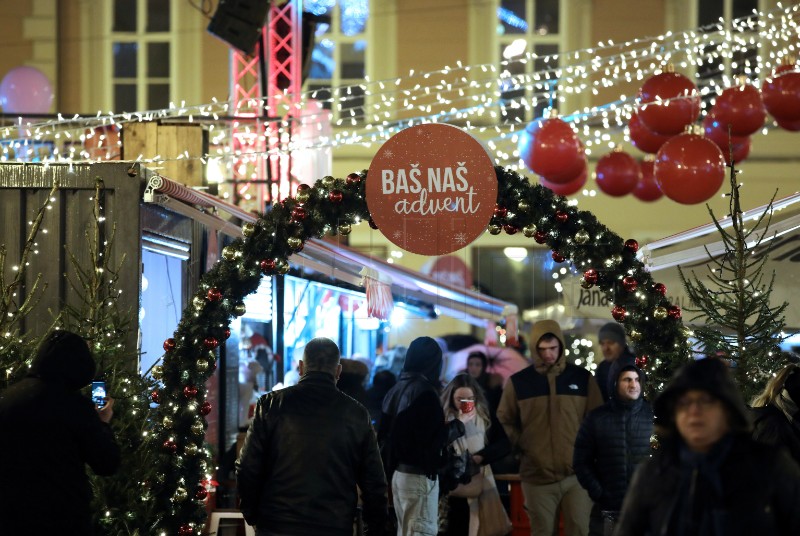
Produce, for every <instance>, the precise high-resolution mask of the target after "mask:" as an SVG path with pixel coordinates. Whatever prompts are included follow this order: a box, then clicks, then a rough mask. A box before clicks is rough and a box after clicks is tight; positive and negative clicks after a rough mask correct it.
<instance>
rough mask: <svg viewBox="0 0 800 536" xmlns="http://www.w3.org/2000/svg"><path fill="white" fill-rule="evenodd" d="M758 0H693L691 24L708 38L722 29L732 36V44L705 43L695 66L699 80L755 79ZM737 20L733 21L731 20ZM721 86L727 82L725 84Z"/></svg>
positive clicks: (757, 42) (711, 37)
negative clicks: (694, 3) (693, 11)
mask: <svg viewBox="0 0 800 536" xmlns="http://www.w3.org/2000/svg"><path fill="white" fill-rule="evenodd" d="M760 7H761V6H759V0H697V4H696V7H695V16H696V18H697V20H696V24H695V26H697V27H700V29H701V31H702V32H704V33H706V34H708V37H709V38H710V39H712V40H713V39H714V36H716V35H719V32H720V24H721V23H722V24H723V25H724V26H723V28H722V29H723V30H725V31H730V32H732V33H733V34H734V36H735V43H734V45H733V47H731V45H728V44H726V45H724V46H720V45H717V44H709V45H706V46H705V47H703V50H702V54H703V57H702V60H703V61H702V63H701V64H699V65H698V67H697V77H698V79H699V80H700V82H701V84H702V83H711V84H718V83H720V82H724V79H725V78H730V77H735V76H739V75H744V76H747V77H748V78H750V79H751V80H757V79H758V74H757V72H756V67H757V62H758V47H759V36H758V31H757V26H755V23H756V22H757V21H758V16H757V15H755V14H754V11H756V12H757V11H758V10H759V8H760ZM734 20H737V24H733V21H734ZM725 85H729V84H728V83H725Z"/></svg>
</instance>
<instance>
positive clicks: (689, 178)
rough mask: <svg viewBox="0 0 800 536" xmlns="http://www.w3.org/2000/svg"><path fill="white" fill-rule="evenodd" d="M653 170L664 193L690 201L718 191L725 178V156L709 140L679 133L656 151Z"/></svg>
mask: <svg viewBox="0 0 800 536" xmlns="http://www.w3.org/2000/svg"><path fill="white" fill-rule="evenodd" d="M653 174H654V176H655V179H656V182H657V183H658V187H659V188H660V189H661V191H662V192H664V195H666V196H667V197H669V198H670V199H672V200H673V201H677V202H678V203H683V204H685V205H694V204H696V203H703V202H704V201H707V200H708V199H710V198H711V197H712V196H713V195H714V194H715V193H717V191H719V188H720V186H722V181H723V180H724V179H725V159H724V158H723V157H722V152H721V151H720V150H719V147H717V146H716V144H714V142H713V141H711V140H709V139H707V138H704V137H703V136H698V135H697V134H688V133H686V134H680V135H679V136H675V137H674V138H672V139H671V140H669V141H668V142H667V143H665V144H664V146H663V147H661V149H660V150H659V151H658V154H657V155H656V163H655V167H654V168H653Z"/></svg>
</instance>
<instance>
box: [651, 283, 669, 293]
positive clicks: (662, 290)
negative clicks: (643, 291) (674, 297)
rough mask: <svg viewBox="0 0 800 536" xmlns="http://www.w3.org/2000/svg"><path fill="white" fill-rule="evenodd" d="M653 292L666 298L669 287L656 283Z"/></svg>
mask: <svg viewBox="0 0 800 536" xmlns="http://www.w3.org/2000/svg"><path fill="white" fill-rule="evenodd" d="M653 291H655V292H658V293H659V294H661V295H662V296H666V295H667V285H665V284H664V283H656V284H655V285H653Z"/></svg>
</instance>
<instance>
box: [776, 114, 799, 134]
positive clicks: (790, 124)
mask: <svg viewBox="0 0 800 536" xmlns="http://www.w3.org/2000/svg"><path fill="white" fill-rule="evenodd" d="M775 122H776V123H778V126H779V127H781V128H782V129H783V130H788V131H789V132H798V131H800V119H782V118H780V117H776V118H775Z"/></svg>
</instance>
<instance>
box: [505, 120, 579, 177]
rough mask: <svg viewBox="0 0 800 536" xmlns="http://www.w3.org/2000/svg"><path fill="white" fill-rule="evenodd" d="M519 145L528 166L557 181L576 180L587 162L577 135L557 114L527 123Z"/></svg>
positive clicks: (535, 171)
mask: <svg viewBox="0 0 800 536" xmlns="http://www.w3.org/2000/svg"><path fill="white" fill-rule="evenodd" d="M518 147H519V154H520V158H521V159H522V161H523V162H525V165H526V166H528V168H529V169H530V170H531V171H533V172H534V173H536V174H537V175H541V176H542V177H545V178H546V179H547V180H548V181H549V182H552V183H555V184H565V183H567V182H570V181H572V180H573V179H575V178H576V177H577V176H578V175H579V174H580V172H581V169H582V168H583V166H584V165H585V161H586V157H585V153H584V149H583V144H582V143H581V141H580V139H579V138H578V135H577V134H576V133H575V131H574V130H572V126H570V125H569V124H568V123H566V122H564V121H563V120H561V119H558V118H557V117H553V118H549V119H539V120H537V121H534V122H532V123H530V124H528V126H527V127H525V130H523V131H522V133H521V134H520V137H519V144H518Z"/></svg>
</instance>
